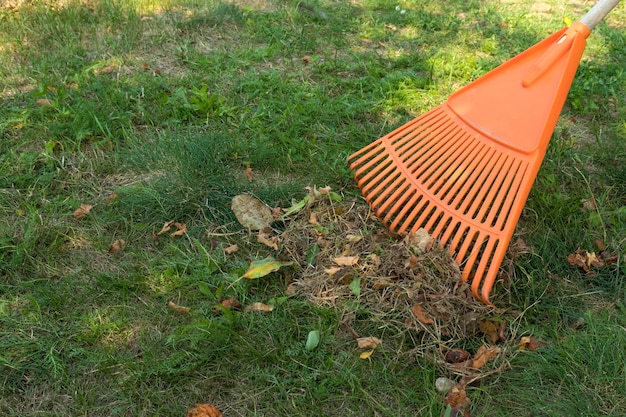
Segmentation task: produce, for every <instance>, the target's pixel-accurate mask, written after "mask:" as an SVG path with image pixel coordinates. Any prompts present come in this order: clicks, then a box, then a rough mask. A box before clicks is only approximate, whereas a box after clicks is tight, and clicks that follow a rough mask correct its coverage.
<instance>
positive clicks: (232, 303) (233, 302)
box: [215, 297, 241, 313]
mask: <svg viewBox="0 0 626 417" xmlns="http://www.w3.org/2000/svg"><path fill="white" fill-rule="evenodd" d="M239 307H241V304H240V303H239V301H237V299H236V298H234V297H231V298H227V299H226V300H222V301H220V303H219V305H218V306H217V307H215V312H216V313H221V312H222V309H223V308H228V309H237V308H239Z"/></svg>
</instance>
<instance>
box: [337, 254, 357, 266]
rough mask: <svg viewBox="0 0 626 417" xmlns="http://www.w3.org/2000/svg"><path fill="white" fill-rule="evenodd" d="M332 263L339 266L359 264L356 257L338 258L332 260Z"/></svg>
mask: <svg viewBox="0 0 626 417" xmlns="http://www.w3.org/2000/svg"><path fill="white" fill-rule="evenodd" d="M333 262H334V263H336V264H337V265H339V266H354V265H356V264H358V263H359V257H358V256H338V257H336V258H333Z"/></svg>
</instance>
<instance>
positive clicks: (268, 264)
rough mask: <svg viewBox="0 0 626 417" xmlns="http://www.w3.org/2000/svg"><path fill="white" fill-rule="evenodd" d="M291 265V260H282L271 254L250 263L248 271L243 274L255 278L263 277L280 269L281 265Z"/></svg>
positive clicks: (244, 276)
mask: <svg viewBox="0 0 626 417" xmlns="http://www.w3.org/2000/svg"><path fill="white" fill-rule="evenodd" d="M287 265H291V262H280V261H277V260H276V259H274V258H273V257H271V256H268V257H267V258H265V259H261V260H259V261H254V262H252V263H251V264H250V267H249V268H248V271H247V272H246V273H245V274H243V278H248V279H255V278H261V277H264V276H266V275H268V274H271V273H272V272H276V271H278V270H279V269H280V268H281V267H283V266H287Z"/></svg>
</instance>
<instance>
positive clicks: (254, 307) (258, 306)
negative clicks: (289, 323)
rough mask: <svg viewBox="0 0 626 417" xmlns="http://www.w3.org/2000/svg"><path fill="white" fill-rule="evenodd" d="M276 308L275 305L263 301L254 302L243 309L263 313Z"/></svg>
mask: <svg viewBox="0 0 626 417" xmlns="http://www.w3.org/2000/svg"><path fill="white" fill-rule="evenodd" d="M272 310H274V307H273V306H270V305H267V304H263V303H252V304H250V305H249V306H246V307H245V308H244V309H243V311H245V312H250V311H260V312H263V313H266V312H268V311H272Z"/></svg>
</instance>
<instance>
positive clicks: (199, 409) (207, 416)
mask: <svg viewBox="0 0 626 417" xmlns="http://www.w3.org/2000/svg"><path fill="white" fill-rule="evenodd" d="M222 416H223V415H222V413H221V411H220V410H218V409H217V408H215V406H213V405H211V404H196V406H195V407H194V408H192V409H190V410H189V411H187V417H222Z"/></svg>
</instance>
